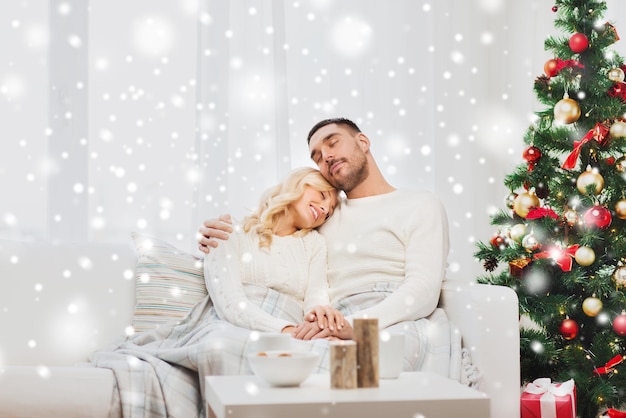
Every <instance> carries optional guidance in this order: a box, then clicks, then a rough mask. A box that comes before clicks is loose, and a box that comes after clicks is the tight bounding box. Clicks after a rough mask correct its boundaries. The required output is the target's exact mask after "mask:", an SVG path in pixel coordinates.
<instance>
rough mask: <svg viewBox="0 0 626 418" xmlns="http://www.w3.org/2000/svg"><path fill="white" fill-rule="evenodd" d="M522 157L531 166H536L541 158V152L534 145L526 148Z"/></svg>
mask: <svg viewBox="0 0 626 418" xmlns="http://www.w3.org/2000/svg"><path fill="white" fill-rule="evenodd" d="M522 157H523V158H524V159H525V160H526V161H528V163H529V164H536V163H537V161H539V158H541V150H540V149H539V148H537V147H535V146H534V145H531V146H530V147H528V148H526V149H525V150H524V152H523V153H522Z"/></svg>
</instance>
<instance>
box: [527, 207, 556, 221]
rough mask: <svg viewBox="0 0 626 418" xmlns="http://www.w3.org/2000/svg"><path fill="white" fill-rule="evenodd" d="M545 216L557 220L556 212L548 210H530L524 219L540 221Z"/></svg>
mask: <svg viewBox="0 0 626 418" xmlns="http://www.w3.org/2000/svg"><path fill="white" fill-rule="evenodd" d="M546 216H549V217H551V218H552V219H559V215H557V214H556V212H554V211H553V210H552V209H550V208H532V209H531V210H529V211H528V215H526V219H527V220H528V219H540V218H545V217H546Z"/></svg>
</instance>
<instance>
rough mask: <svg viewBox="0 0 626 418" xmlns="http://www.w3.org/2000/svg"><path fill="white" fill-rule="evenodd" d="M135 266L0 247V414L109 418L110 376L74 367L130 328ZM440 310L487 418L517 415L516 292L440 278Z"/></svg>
mask: <svg viewBox="0 0 626 418" xmlns="http://www.w3.org/2000/svg"><path fill="white" fill-rule="evenodd" d="M136 262H137V254H136V252H135V250H134V249H133V246H132V245H131V243H130V242H129V244H128V246H125V245H106V244H93V243H90V244H62V245H52V244H45V243H43V244H37V243H17V242H11V241H0V283H1V285H2V289H4V290H3V291H2V292H1V293H0V330H1V334H0V335H1V336H0V417H44V416H45V417H63V418H71V417H103V418H106V417H107V416H109V408H110V404H111V399H112V396H113V387H114V377H113V373H112V372H111V371H110V370H108V369H98V368H90V367H74V366H73V365H74V364H76V363H80V362H83V361H85V360H86V358H87V356H88V354H89V353H90V352H91V351H92V350H93V349H95V348H97V347H101V346H103V345H105V344H106V343H110V342H111V341H114V340H116V339H118V338H120V337H121V336H123V335H124V333H125V332H126V329H127V327H128V326H129V325H130V324H131V318H132V315H133V310H134V304H135V283H134V282H135V274H134V269H135V265H136ZM441 306H442V307H443V308H444V309H445V311H446V312H447V313H448V316H449V317H450V319H451V322H452V323H453V324H454V326H455V327H457V328H458V332H460V334H461V335H462V338H463V340H464V346H465V347H467V348H468V349H469V350H470V352H471V356H472V360H473V363H474V365H475V366H476V367H477V368H478V369H479V371H480V373H481V374H482V379H481V383H480V389H481V390H483V391H485V392H486V393H487V394H488V395H489V396H490V399H491V411H492V413H491V416H492V417H493V418H500V417H507V418H516V417H519V412H520V410H519V396H520V381H519V379H520V372H519V325H518V324H519V321H518V305H517V296H516V294H515V292H513V291H512V290H511V289H509V288H506V287H499V286H488V285H479V284H473V283H464V282H455V281H447V282H446V283H445V284H444V289H443V293H442V299H441Z"/></svg>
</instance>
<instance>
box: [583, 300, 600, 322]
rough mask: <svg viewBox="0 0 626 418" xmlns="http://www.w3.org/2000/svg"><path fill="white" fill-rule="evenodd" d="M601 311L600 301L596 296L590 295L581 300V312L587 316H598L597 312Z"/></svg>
mask: <svg viewBox="0 0 626 418" xmlns="http://www.w3.org/2000/svg"><path fill="white" fill-rule="evenodd" d="M600 311H602V301H601V300H600V299H598V298H597V297H595V295H594V296H591V297H588V298H587V299H585V300H584V301H583V312H584V313H585V315H587V316H591V317H594V316H598V314H599V313H600Z"/></svg>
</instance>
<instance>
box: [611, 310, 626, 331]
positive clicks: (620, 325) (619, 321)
mask: <svg viewBox="0 0 626 418" xmlns="http://www.w3.org/2000/svg"><path fill="white" fill-rule="evenodd" d="M613 331H615V333H616V334H617V335H619V336H620V337H625V336H626V314H625V313H622V314H621V315H618V316H616V317H615V319H614V320H613Z"/></svg>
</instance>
